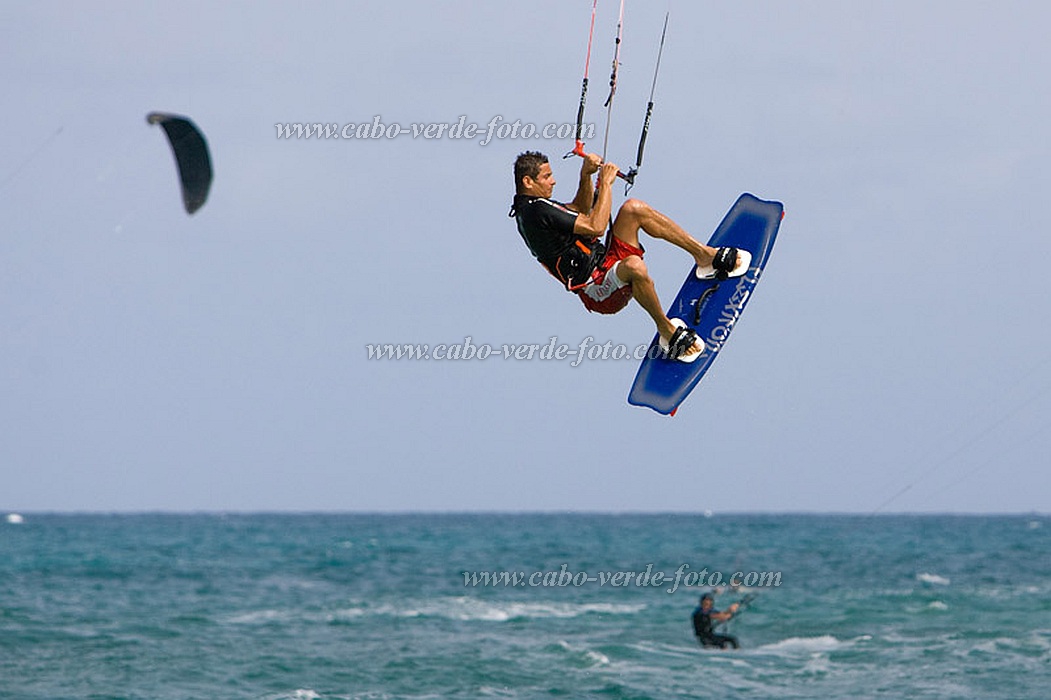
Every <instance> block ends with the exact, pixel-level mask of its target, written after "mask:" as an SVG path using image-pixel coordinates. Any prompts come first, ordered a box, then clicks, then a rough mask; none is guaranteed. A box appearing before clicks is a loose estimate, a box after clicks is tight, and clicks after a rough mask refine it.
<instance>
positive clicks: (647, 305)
mask: <svg viewBox="0 0 1051 700" xmlns="http://www.w3.org/2000/svg"><path fill="white" fill-rule="evenodd" d="M616 272H617V277H619V278H620V279H621V280H622V281H624V282H627V283H628V284H630V285H631V295H632V296H633V297H634V298H635V301H637V302H639V305H640V306H641V307H642V308H643V309H645V310H646V313H648V314H649V315H650V318H652V319H653V322H654V323H655V324H656V325H657V334H658V335H660V337H661V340H663V341H664V343H665V345H667V344H668V341H669V340H671V337H672V334H673V333H675V326H674V325H673V324H672V322H671V319H670V318H668V317H667V316H665V315H664V307H662V306H661V302H660V299H658V298H657V288H656V287H655V286H654V284H653V278H652V277H650V273H649V270H647V269H646V263H645V262H643V260H642V258H640V257H639V256H637V255H631V256H628V257H627V258H624V259H623V260H621V261H620V264H619V265H617V271H616ZM703 350H704V344H703V341H701V340H699V339H698V341H697V342H696V343H694V346H693V348H692V349H691V350H687V351H686V352H684V353H682V355H680V357H689V356H691V355H694V354H696V353H699V352H702V351H703Z"/></svg>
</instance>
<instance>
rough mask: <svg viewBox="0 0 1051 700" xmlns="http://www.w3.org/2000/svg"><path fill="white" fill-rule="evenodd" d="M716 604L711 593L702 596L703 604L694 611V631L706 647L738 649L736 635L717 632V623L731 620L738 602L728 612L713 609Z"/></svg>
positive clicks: (698, 639)
mask: <svg viewBox="0 0 1051 700" xmlns="http://www.w3.org/2000/svg"><path fill="white" fill-rule="evenodd" d="M714 604H715V600H714V598H712V596H711V594H710V593H705V594H704V595H703V596H701V604H700V605H698V606H697V608H696V609H694V611H693V633H694V634H695V635H696V636H697V641H699V642H700V643H701V645H702V646H704V647H705V648H719V649H728V648H729V649H737V648H738V647H739V645H738V644H737V639H736V638H735V637H732V636H730V635H728V634H716V633H715V625H716V624H717V623H719V622H725V621H727V620H729V619H730V618H731V617H733V614H734V613H735V612H737V607H738V606H737V603H734V604H733V605H731V606H730V607H729V608H727V612H720V611H718V610H713V609H712V606H713V605H714ZM713 620H715V622H713Z"/></svg>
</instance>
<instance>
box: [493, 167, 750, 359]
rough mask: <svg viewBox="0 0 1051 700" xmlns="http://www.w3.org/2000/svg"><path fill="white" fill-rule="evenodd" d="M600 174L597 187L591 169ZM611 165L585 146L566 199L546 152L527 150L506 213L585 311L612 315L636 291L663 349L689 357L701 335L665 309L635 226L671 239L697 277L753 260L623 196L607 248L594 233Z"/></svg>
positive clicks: (736, 270)
mask: <svg viewBox="0 0 1051 700" xmlns="http://www.w3.org/2000/svg"><path fill="white" fill-rule="evenodd" d="M596 172H597V173H598V174H599V175H598V186H597V188H596V187H595V186H594V185H593V184H592V175H594V174H595V173H596ZM617 172H618V169H617V166H616V165H614V164H613V163H608V162H607V163H603V162H602V159H601V158H600V157H599V156H598V155H596V154H594V153H589V154H587V155H586V156H585V157H584V159H583V164H582V165H581V167H580V179H579V184H578V185H577V193H576V196H575V197H574V198H573V201H572V202H569V203H567V204H563V203H559V202H556V201H554V200H552V199H551V195H552V193H553V191H554V187H555V178H554V175H553V174H552V172H551V164H550V163H549V162H548V159H547V156H545V155H544V154H542V153H538V152H536V151H526V152H525V153H522V154H520V155H519V156H518V158H517V159H516V160H515V165H514V176H515V198H514V205H513V206H512V208H511V215H512V216H514V217H515V220H516V222H517V224H518V232H519V234H521V236H522V238H523V240H525V243H526V245H527V246H528V247H529V250H530V252H531V253H532V254H533V256H534V257H535V258H536V259H537V260H539V261H540V263H541V264H542V265H543V266H544V267H545V268H547V270H548V272H550V273H551V274H552V275H554V276H555V278H557V279H558V280H559V282H561V283H562V284H563V285H564V286H565V288H566V289H567V290H568V291H570V292H574V293H575V294H577V296H579V297H580V300H581V301H582V302H583V303H584V306H585V307H587V309H588V310H589V311H594V312H597V313H602V314H614V313H617V312H618V311H620V310H621V309H623V308H624V307H625V306H627V304H628V301H630V300H631V299H632V298H634V299H635V300H636V301H638V302H639V304H640V305H641V306H642V308H643V309H645V310H646V312H647V313H648V314H649V315H650V317H651V318H652V319H653V321H654V323H655V324H656V326H657V333H658V335H659V336H660V345H661V348H662V349H664V351H665V352H666V353H667V355H668V356H669V357H671V358H673V359H678V360H681V361H684V362H692V361H694V360H696V359H697V358H698V357H700V356H701V355H702V354H703V353H704V341H703V340H701V339H700V338H699V337H698V336H697V333H696V332H694V331H693V330H692V329H690V328H688V327H687V326H686V323H685V322H684V321H682V320H681V319H671V318H668V317H667V316H666V315H665V314H664V309H663V307H662V306H661V303H660V300H659V299H658V298H657V290H656V288H655V287H654V284H653V279H652V278H651V277H650V275H649V272H648V270H647V269H646V263H645V262H643V259H642V258H643V254H644V249H643V247H642V244H641V243H640V242H639V231H640V230H642V231H645V232H646V233H647V234H648V235H650V236H652V237H654V238H660V239H663V240H666V241H668V242H669V243H672V244H673V245H676V246H678V247H680V248H682V249H683V250H685V251H686V252H687V253H689V254H690V255H691V256H693V259H694V261H696V263H697V275H698V277H701V278H709V277H710V278H720V279H722V278H725V277H727V276H729V277H736V276H738V275H741V274H743V273H744V272H745V271H746V270H747V269H748V265H749V264H750V263H751V256H750V255H749V254H748V252H747V251H743V250H741V251H738V249H736V248H712V247H711V246H707V245H704V244H703V243H700V242H698V241H697V240H696V239H694V238H693V237H692V236H690V234H688V233H687V232H686V231H684V230H683V229H682V227H680V226H679V225H678V224H676V223H675V222H674V221H672V220H671V219H669V218H668V217H667V216H665V215H664V214H662V213H660V212H659V211H657V210H656V209H654V208H653V207H651V206H650V205H648V204H646V203H645V202H643V201H641V200H638V199H628V200H627V201H625V202H624V204H623V205H621V207H620V209H619V211H617V215H616V217H615V218H614V219H613V225H612V228H611V230H610V233H611V234H612V235H611V236H609V238H608V239H607V240H608V248H607V246H606V245H604V244H603V243H602V241H601V240H599V239H600V238H601V237H602V236H603V234H605V233H606V228H607V226H608V225H609V222H610V215H611V214H612V207H613V195H612V185H613V181H614V179H615V178H616V176H617Z"/></svg>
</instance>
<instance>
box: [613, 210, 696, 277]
mask: <svg viewBox="0 0 1051 700" xmlns="http://www.w3.org/2000/svg"><path fill="white" fill-rule="evenodd" d="M639 229H642V230H643V231H645V232H646V233H647V234H649V235H650V236H653V237H654V238H660V239H662V240H665V241H668V242H669V243H671V244H672V245H676V246H678V247H679V248H682V249H683V250H685V251H686V252H687V253H689V254H690V255H692V256H693V259H694V261H695V262H696V263H697V264H698V265H700V266H701V267H705V266H708V265H711V264H712V260H713V259H714V258H715V253H716V249H715V248H713V247H711V246H707V245H704V244H703V243H701V242H700V241H698V240H697V239H696V238H694V237H693V236H691V235H690V234H688V233H687V232H686V231H685V230H684V229H683V228H682V227H681V226H679V225H678V224H677V223H675V222H674V221H672V220H671V219H670V218H668V217H667V216H665V215H664V214H662V213H660V212H659V211H657V210H656V209H654V208H653V207H651V206H650V205H649V204H646V203H645V202H643V201H642V200H640V199H629V200H627V201H626V202H624V204H623V205H622V206H621V208H620V211H618V212H617V218H616V219H615V220H614V221H613V235H614V236H616V237H617V238H619V239H620V240H622V241H624V242H625V243H629V244H631V245H633V246H635V247H636V248H637V247H639Z"/></svg>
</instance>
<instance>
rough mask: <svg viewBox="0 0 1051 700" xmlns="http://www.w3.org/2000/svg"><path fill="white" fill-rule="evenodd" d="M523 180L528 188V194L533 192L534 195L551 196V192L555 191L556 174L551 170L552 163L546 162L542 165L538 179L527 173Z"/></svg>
mask: <svg viewBox="0 0 1051 700" xmlns="http://www.w3.org/2000/svg"><path fill="white" fill-rule="evenodd" d="M522 181H523V182H524V183H525V186H526V189H527V190H528V192H527V194H531V195H533V196H534V197H550V196H551V193H552V192H554V191H555V175H554V173H552V172H551V164H550V163H544V164H542V165H541V166H540V172H539V173H538V174H537V176H536V179H533V178H531V177H529V176H528V175H527V176H526V177H525V178H523V179H522Z"/></svg>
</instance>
